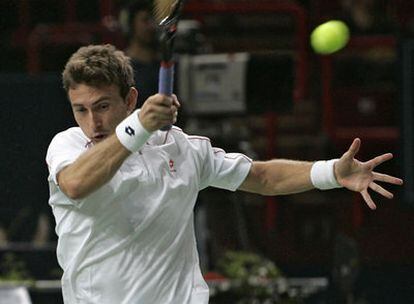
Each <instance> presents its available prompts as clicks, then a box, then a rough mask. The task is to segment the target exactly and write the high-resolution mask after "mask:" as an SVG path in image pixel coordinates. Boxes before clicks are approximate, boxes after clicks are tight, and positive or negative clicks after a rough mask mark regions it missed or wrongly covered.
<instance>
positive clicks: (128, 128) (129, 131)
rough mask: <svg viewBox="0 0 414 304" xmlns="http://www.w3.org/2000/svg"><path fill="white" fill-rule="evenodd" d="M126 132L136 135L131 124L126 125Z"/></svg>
mask: <svg viewBox="0 0 414 304" xmlns="http://www.w3.org/2000/svg"><path fill="white" fill-rule="evenodd" d="M125 133H126V134H128V135H129V136H134V135H135V130H134V129H132V128H131V127H130V126H127V127H125Z"/></svg>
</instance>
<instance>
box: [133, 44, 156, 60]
mask: <svg viewBox="0 0 414 304" xmlns="http://www.w3.org/2000/svg"><path fill="white" fill-rule="evenodd" d="M126 53H127V55H128V56H129V57H131V58H132V59H136V60H139V61H141V62H144V63H150V62H153V61H155V60H157V59H158V53H157V51H156V50H154V49H153V48H151V47H148V46H142V45H141V44H139V43H137V42H132V43H131V44H130V45H129V46H128V48H127V49H126Z"/></svg>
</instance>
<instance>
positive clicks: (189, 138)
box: [169, 126, 211, 143]
mask: <svg viewBox="0 0 414 304" xmlns="http://www.w3.org/2000/svg"><path fill="white" fill-rule="evenodd" d="M169 133H171V134H172V135H173V136H174V137H181V138H184V139H185V140H187V141H189V142H192V143H197V142H205V143H210V142H211V140H210V138H208V137H206V136H201V135H190V134H187V133H185V132H184V131H183V130H182V129H180V128H178V127H176V126H173V127H172V128H171V130H170V131H169Z"/></svg>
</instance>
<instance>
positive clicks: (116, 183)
mask: <svg viewBox="0 0 414 304" xmlns="http://www.w3.org/2000/svg"><path fill="white" fill-rule="evenodd" d="M88 142H89V139H88V138H87V137H86V136H85V135H84V134H83V132H82V131H81V129H80V128H77V127H76V128H70V129H68V130H66V131H64V132H61V133H59V134H57V135H56V136H55V137H54V138H53V140H52V142H51V144H50V146H49V149H48V152H47V156H46V161H47V164H48V167H49V172H50V175H49V178H48V180H49V187H50V200H49V204H50V206H51V207H52V209H53V214H54V216H55V220H56V233H57V235H58V237H59V238H58V246H57V258H58V262H59V264H60V266H61V267H62V269H63V271H64V273H63V277H62V292H63V298H64V302H65V303H68V304H75V303H82V304H83V303H88V304H89V303H96V304H98V303H99V304H169V303H174V304H205V303H208V286H207V284H206V282H205V281H204V279H203V277H202V275H201V271H200V268H199V261H198V253H197V250H196V240H195V235H194V228H193V208H194V204H195V202H196V198H197V194H198V192H199V191H200V190H201V189H203V188H206V187H208V186H213V187H218V188H223V189H228V190H232V191H234V190H236V189H237V188H238V187H239V186H240V184H241V183H242V182H243V181H244V179H245V178H246V176H247V174H248V172H249V170H250V167H251V160H250V159H249V158H248V157H246V156H244V155H242V154H237V153H225V152H224V151H223V150H221V149H217V148H213V147H212V146H211V144H210V141H209V140H208V138H206V137H200V136H189V135H187V134H185V133H183V132H182V131H181V130H180V129H179V128H176V127H173V128H172V129H171V130H170V131H169V132H162V131H157V132H154V134H153V135H152V136H151V137H150V139H149V140H148V142H147V144H146V145H144V147H143V148H142V149H141V151H139V152H136V153H133V154H131V155H130V156H129V157H128V158H127V159H126V160H125V161H124V163H123V164H122V166H121V167H120V169H119V170H118V171H117V173H116V174H115V175H114V177H113V178H112V179H111V180H110V181H109V182H108V183H107V184H105V185H103V186H102V187H101V188H100V189H98V190H96V191H95V192H94V193H92V194H90V195H89V196H88V197H86V198H85V199H82V200H80V201H74V200H71V199H69V198H68V197H67V196H65V194H64V193H63V192H62V191H60V189H59V187H58V185H57V182H56V174H57V173H58V172H59V171H60V170H61V169H62V168H64V167H65V166H67V165H69V164H70V163H72V162H73V161H75V160H76V159H77V158H78V157H79V156H80V155H81V154H82V153H83V152H85V151H86V150H87V149H88V144H87V143H88Z"/></svg>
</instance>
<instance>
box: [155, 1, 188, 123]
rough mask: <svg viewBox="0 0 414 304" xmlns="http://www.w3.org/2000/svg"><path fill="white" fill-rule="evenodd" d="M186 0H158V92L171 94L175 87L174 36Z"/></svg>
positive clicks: (156, 12)
mask: <svg viewBox="0 0 414 304" xmlns="http://www.w3.org/2000/svg"><path fill="white" fill-rule="evenodd" d="M183 3H184V0H156V1H155V3H154V5H155V16H156V18H157V20H161V21H160V23H159V26H160V29H161V35H160V45H161V55H162V59H161V65H160V73H159V80H158V93H160V94H164V95H167V96H171V95H172V93H173V87H174V60H173V55H174V52H173V50H174V38H175V34H176V32H177V24H178V21H179V18H180V15H181V11H182V7H183ZM169 129H171V126H170V125H168V126H165V127H163V128H161V130H163V131H167V130H169Z"/></svg>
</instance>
